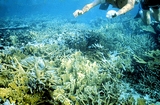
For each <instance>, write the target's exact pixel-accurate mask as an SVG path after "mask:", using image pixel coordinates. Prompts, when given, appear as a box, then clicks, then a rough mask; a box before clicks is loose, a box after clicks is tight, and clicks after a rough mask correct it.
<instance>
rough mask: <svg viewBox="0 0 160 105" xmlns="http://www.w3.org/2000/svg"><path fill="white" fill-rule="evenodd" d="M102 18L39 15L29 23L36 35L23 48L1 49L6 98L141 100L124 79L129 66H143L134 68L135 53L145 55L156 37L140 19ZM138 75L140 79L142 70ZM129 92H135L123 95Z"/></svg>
mask: <svg viewBox="0 0 160 105" xmlns="http://www.w3.org/2000/svg"><path fill="white" fill-rule="evenodd" d="M98 21H99V20H98ZM98 21H96V22H98ZM100 21H101V24H99V23H92V25H93V26H94V27H92V28H91V27H90V26H88V25H86V24H79V23H78V24H73V23H71V22H70V21H68V20H66V19H64V20H60V19H52V20H46V19H44V20H41V19H40V20H36V23H37V24H36V23H29V24H31V25H32V28H31V29H30V30H27V31H26V34H24V37H26V35H30V36H31V37H30V36H28V37H29V38H31V39H32V38H33V39H32V40H28V39H29V38H28V39H27V40H25V41H24V42H25V44H23V45H22V44H18V46H21V47H20V48H19V47H17V46H15V47H7V48H5V49H4V50H3V51H1V52H0V58H1V59H0V79H1V80H2V81H0V90H2V91H5V92H4V93H5V94H4V93H0V94H1V95H0V96H1V97H0V99H2V100H0V103H1V104H3V103H5V102H7V101H8V100H9V101H10V103H15V104H18V105H19V104H23V105H24V104H33V105H34V104H37V105H42V104H51V105H59V104H62V105H86V104H92V105H94V104H95V105H103V104H106V105H111V104H122V105H129V104H134V103H136V102H137V101H138V100H137V99H135V97H132V92H130V91H131V87H130V88H129V89H126V88H125V89H126V90H125V89H124V87H125V85H126V84H127V83H123V82H124V81H125V79H124V81H123V80H122V78H124V77H125V76H126V75H129V74H125V73H124V71H127V72H134V71H136V70H137V69H135V68H133V62H132V59H131V57H132V55H133V54H135V55H136V57H135V58H138V57H139V58H142V57H141V55H143V52H146V51H149V50H151V49H153V48H154V43H153V42H152V38H150V37H148V35H141V34H140V30H139V29H136V28H137V27H135V26H134V24H138V23H137V21H133V20H132V21H128V22H127V21H125V19H124V21H123V22H126V23H129V26H130V27H129V28H125V25H124V24H122V23H119V20H115V21H114V20H113V21H114V22H115V23H114V24H112V22H107V21H106V20H101V19H100ZM92 22H94V21H92ZM103 22H104V24H103ZM62 23H65V24H62ZM137 26H138V25H137ZM70 27H72V28H70ZM126 27H128V25H127V26H126ZM88 29H89V30H88ZM132 29H133V30H132ZM134 31H136V33H134ZM19 32H23V31H19ZM115 32H116V33H115ZM137 33H138V34H140V35H137ZM18 37H19V36H18ZM22 38H23V35H22V36H21V38H20V39H22ZM34 38H35V41H34V42H33V40H34ZM6 40H7V39H6ZM20 42H23V40H20ZM15 43H19V42H17V41H15ZM26 43H27V44H26ZM137 43H138V44H137ZM77 50H80V51H77ZM153 55H154V54H153ZM143 60H144V61H145V62H146V60H145V59H143ZM138 70H140V69H138ZM133 77H134V76H133ZM133 77H132V78H129V79H130V80H133ZM134 78H136V79H137V77H136V75H135V77H134ZM143 78H144V79H147V78H146V77H145V76H144V77H143ZM152 80H153V81H155V78H152ZM130 83H132V82H130ZM149 83H151V82H150V81H149ZM152 83H153V82H152ZM157 86H158V85H157ZM140 89H144V88H139V90H140ZM146 90H147V89H146ZM123 92H126V94H129V95H126V97H124V99H120V97H121V95H122V93H123ZM145 92H146V94H150V93H154V92H155V91H154V90H153V91H149V92H150V93H147V91H145ZM156 92H157V91H156ZM157 93H158V92H157ZM15 95H16V96H15ZM155 95H157V94H155ZM21 96H24V97H21ZM158 97H159V96H158ZM142 100H143V99H142ZM147 101H148V100H147V99H146V102H147ZM152 102H155V101H152ZM150 103H151V102H150Z"/></svg>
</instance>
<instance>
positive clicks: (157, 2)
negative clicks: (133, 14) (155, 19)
mask: <svg viewBox="0 0 160 105" xmlns="http://www.w3.org/2000/svg"><path fill="white" fill-rule="evenodd" d="M141 7H142V9H143V10H149V8H153V9H158V8H160V0H141Z"/></svg>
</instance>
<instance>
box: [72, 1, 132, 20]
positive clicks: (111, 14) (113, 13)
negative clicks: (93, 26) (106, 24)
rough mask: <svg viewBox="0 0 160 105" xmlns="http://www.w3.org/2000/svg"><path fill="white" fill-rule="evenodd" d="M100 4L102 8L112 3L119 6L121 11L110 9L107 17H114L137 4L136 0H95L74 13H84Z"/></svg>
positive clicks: (77, 14)
mask: <svg viewBox="0 0 160 105" xmlns="http://www.w3.org/2000/svg"><path fill="white" fill-rule="evenodd" d="M99 4H101V6H100V9H107V8H108V7H109V5H110V4H111V5H112V6H113V7H116V8H119V11H115V10H109V11H108V12H107V14H106V17H107V18H113V17H116V16H119V15H122V14H124V13H126V12H128V11H129V10H131V9H132V8H133V7H134V5H135V0H94V1H93V2H91V3H89V4H87V5H85V6H84V7H83V8H82V10H76V11H75V12H74V13H73V15H74V17H77V16H79V15H82V14H84V13H86V12H87V11H89V10H90V9H91V8H93V7H95V6H97V5H99Z"/></svg>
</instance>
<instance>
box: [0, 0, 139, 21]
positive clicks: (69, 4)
mask: <svg viewBox="0 0 160 105" xmlns="http://www.w3.org/2000/svg"><path fill="white" fill-rule="evenodd" d="M90 2H92V0H1V1H0V17H13V18H14V17H15V16H16V17H30V16H35V17H36V16H38V15H43V16H44V15H46V16H52V17H58V16H61V17H63V18H66V19H68V18H69V19H75V18H74V16H73V12H74V11H75V10H76V9H82V8H83V6H84V5H85V4H87V3H90ZM110 8H111V6H110ZM110 8H109V9H110ZM109 9H108V10H109ZM137 10H138V8H137V6H136V7H135V8H134V9H133V10H131V11H130V12H128V13H127V14H131V15H132V16H133V17H134V16H135V15H136V14H137ZM106 12H107V11H104V10H99V6H96V7H95V8H93V9H91V10H90V11H89V12H88V13H86V14H84V15H83V16H80V17H78V18H76V19H75V20H78V21H83V22H87V21H88V20H91V19H96V18H99V17H102V18H104V19H106V17H105V15H106Z"/></svg>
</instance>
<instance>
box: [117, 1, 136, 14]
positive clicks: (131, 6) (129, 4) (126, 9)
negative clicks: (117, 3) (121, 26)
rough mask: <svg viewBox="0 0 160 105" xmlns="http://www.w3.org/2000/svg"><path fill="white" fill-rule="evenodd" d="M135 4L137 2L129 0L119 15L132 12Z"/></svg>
mask: <svg viewBox="0 0 160 105" xmlns="http://www.w3.org/2000/svg"><path fill="white" fill-rule="evenodd" d="M134 4H135V0H128V2H127V4H126V5H125V6H124V7H122V8H121V9H120V10H119V11H118V12H117V15H122V14H124V13H126V12H128V11H130V10H131V9H132V8H133V7H134Z"/></svg>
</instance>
